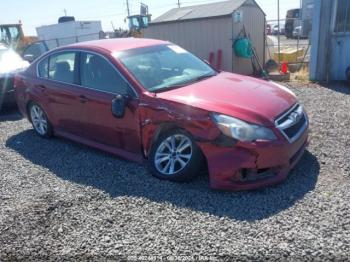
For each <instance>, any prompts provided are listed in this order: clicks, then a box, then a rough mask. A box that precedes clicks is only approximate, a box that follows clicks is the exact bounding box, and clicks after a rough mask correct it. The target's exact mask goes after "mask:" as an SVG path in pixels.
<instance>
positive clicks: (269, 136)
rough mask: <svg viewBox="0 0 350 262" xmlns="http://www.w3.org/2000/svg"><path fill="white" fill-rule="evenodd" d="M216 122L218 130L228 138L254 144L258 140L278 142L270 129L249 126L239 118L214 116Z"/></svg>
mask: <svg viewBox="0 0 350 262" xmlns="http://www.w3.org/2000/svg"><path fill="white" fill-rule="evenodd" d="M212 116H213V118H214V121H215V122H216V124H217V126H218V128H219V129H220V130H221V132H222V133H223V134H225V135H226V136H230V137H233V138H235V139H237V140H239V141H243V142H252V141H256V140H267V141H271V140H276V139H277V138H276V136H275V134H274V133H273V131H272V130H271V129H269V128H266V127H263V126H258V125H252V124H248V123H246V122H244V121H242V120H239V119H237V118H234V117H231V116H226V115H220V114H213V115H212Z"/></svg>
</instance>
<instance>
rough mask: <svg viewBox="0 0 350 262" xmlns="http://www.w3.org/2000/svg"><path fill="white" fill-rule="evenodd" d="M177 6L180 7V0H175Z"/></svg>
mask: <svg viewBox="0 0 350 262" xmlns="http://www.w3.org/2000/svg"><path fill="white" fill-rule="evenodd" d="M177 7H178V8H180V7H181V3H180V0H177Z"/></svg>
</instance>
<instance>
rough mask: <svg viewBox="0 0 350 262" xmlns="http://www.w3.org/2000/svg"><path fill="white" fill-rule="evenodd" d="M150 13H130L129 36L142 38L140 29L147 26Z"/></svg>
mask: <svg viewBox="0 0 350 262" xmlns="http://www.w3.org/2000/svg"><path fill="white" fill-rule="evenodd" d="M150 20H151V15H131V16H128V21H129V32H130V36H132V37H136V38H142V37H143V34H142V29H144V28H147V27H148V22H149V21H150Z"/></svg>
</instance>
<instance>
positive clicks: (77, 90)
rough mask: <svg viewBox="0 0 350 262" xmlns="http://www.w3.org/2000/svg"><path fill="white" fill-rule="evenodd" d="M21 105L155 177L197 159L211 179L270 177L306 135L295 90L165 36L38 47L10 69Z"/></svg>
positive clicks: (190, 173)
mask: <svg viewBox="0 0 350 262" xmlns="http://www.w3.org/2000/svg"><path fill="white" fill-rule="evenodd" d="M15 89H16V99H17V103H18V105H19V108H20V110H21V112H22V114H23V115H25V116H27V117H28V119H29V121H31V123H32V124H33V127H34V130H35V132H36V133H37V134H38V135H39V136H42V137H45V138H48V137H51V136H52V135H55V136H61V137H65V138H68V139H71V140H74V141H77V142H80V143H83V144H86V145H89V146H92V147H95V148H98V149H101V150H104V151H107V152H110V153H112V154H115V155H118V156H121V157H124V158H126V159H130V160H133V161H138V162H143V161H145V162H147V165H148V167H149V168H150V171H151V172H152V174H153V175H154V176H156V177H158V178H160V179H168V180H172V181H190V180H191V179H193V178H194V177H195V176H196V175H197V174H198V173H199V172H200V170H201V169H203V168H206V169H207V170H208V173H209V177H210V185H211V187H212V188H215V189H225V190H246V189H254V188H258V187H262V186H267V185H272V184H277V183H279V182H281V181H283V180H284V179H285V178H286V177H287V175H288V172H289V171H290V170H291V168H293V166H294V165H295V164H296V163H297V162H298V160H299V159H300V157H301V156H302V154H303V152H304V150H305V147H306V146H307V143H308V126H309V125H308V118H307V115H306V113H305V112H304V109H303V107H302V106H301V105H300V104H299V103H298V101H297V99H296V97H295V96H294V94H293V93H292V92H291V91H289V90H288V89H287V88H285V87H283V86H280V85H277V84H275V83H272V82H267V81H261V80H257V79H254V78H251V77H247V76H241V75H236V74H231V73H226V72H217V71H216V70H214V69H213V68H212V67H210V66H209V65H208V64H207V63H205V62H203V61H202V60H200V59H199V58H197V57H196V56H194V55H192V54H191V53H189V52H187V51H186V50H184V49H182V48H181V47H179V46H176V45H174V44H172V43H169V42H163V41H158V40H151V39H132V38H130V39H112V40H101V41H93V42H85V43H79V44H75V45H70V46H66V47H63V48H59V49H56V50H53V51H51V52H49V53H46V54H45V55H44V56H42V57H41V58H39V59H37V60H36V61H35V62H34V63H33V64H32V65H31V66H30V67H29V68H28V69H27V70H26V71H25V72H23V73H21V74H19V75H18V76H17V77H16V79H15Z"/></svg>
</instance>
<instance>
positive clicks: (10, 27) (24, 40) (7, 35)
mask: <svg viewBox="0 0 350 262" xmlns="http://www.w3.org/2000/svg"><path fill="white" fill-rule="evenodd" d="M35 41H37V38H36V37H32V36H29V37H25V36H24V34H23V30H22V24H21V23H19V24H0V43H2V44H4V45H6V46H9V47H12V48H13V49H14V50H16V51H17V52H18V53H21V52H22V50H23V49H24V48H25V47H26V46H27V45H29V44H30V43H32V42H35Z"/></svg>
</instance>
